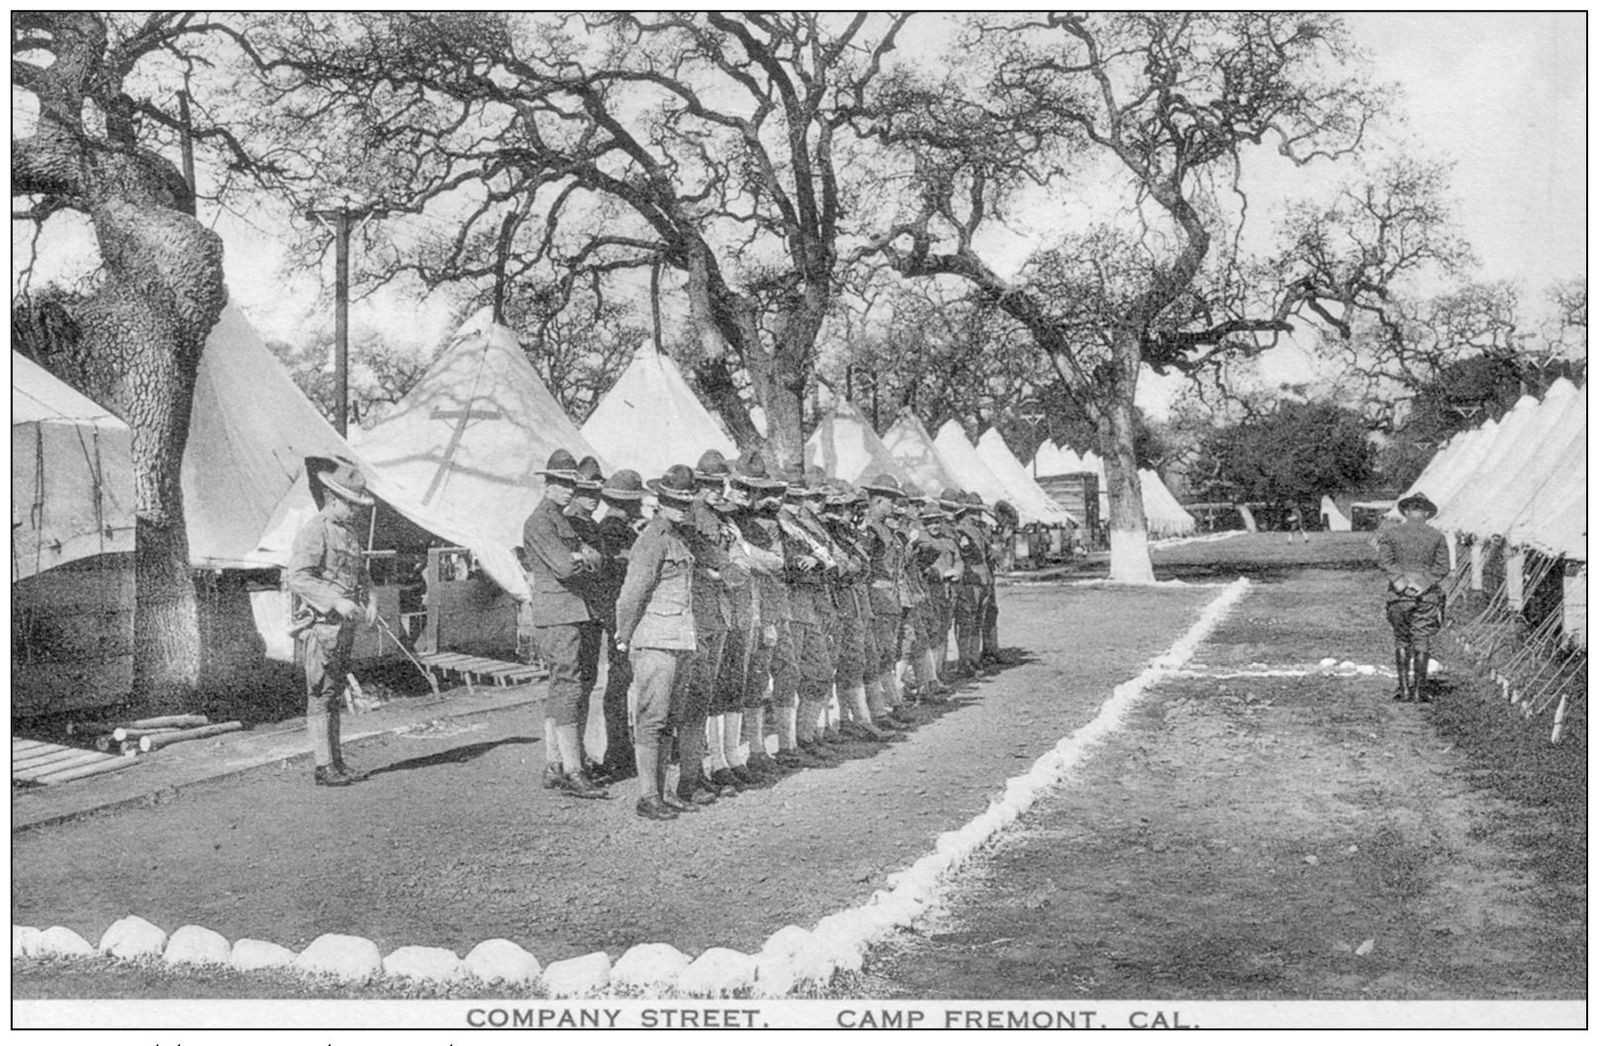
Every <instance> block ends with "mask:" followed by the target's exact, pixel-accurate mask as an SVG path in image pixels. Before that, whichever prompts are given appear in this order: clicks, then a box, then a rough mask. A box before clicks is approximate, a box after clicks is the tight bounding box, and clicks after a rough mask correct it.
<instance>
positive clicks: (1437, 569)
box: [1430, 534, 1453, 585]
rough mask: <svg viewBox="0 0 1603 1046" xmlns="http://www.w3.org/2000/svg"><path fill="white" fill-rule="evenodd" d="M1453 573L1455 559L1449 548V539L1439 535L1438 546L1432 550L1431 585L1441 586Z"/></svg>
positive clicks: (1437, 538) (1437, 537)
mask: <svg viewBox="0 0 1603 1046" xmlns="http://www.w3.org/2000/svg"><path fill="white" fill-rule="evenodd" d="M1452 572H1453V558H1452V556H1451V554H1450V553H1449V550H1448V548H1447V538H1445V537H1444V536H1442V535H1440V534H1438V535H1437V536H1436V546H1435V547H1434V548H1433V549H1431V558H1430V583H1431V584H1433V585H1439V584H1441V583H1442V582H1443V581H1444V580H1446V578H1447V575H1449V574H1451V573H1452Z"/></svg>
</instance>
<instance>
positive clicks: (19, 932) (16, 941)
mask: <svg viewBox="0 0 1603 1046" xmlns="http://www.w3.org/2000/svg"><path fill="white" fill-rule="evenodd" d="M38 954H39V927H37V926H17V925H16V924H12V927H11V957H12V958H13V959H22V958H27V957H29V956H34V955H38Z"/></svg>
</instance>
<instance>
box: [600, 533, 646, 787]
mask: <svg viewBox="0 0 1603 1046" xmlns="http://www.w3.org/2000/svg"><path fill="white" fill-rule="evenodd" d="M645 526H646V521H645V520H644V519H640V518H637V517H631V516H629V515H627V514H626V513H625V512H624V511H623V510H622V509H619V508H617V507H608V509H607V514H606V515H605V516H602V517H601V522H600V523H599V524H597V537H598V538H599V540H600V542H601V544H600V546H599V547H600V549H601V555H602V559H603V564H602V567H601V570H600V571H598V572H597V574H596V579H595V584H596V586H597V588H598V589H599V590H600V598H599V600H598V609H599V610H600V614H599V617H600V619H601V630H602V633H603V634H604V636H605V639H604V641H603V645H604V646H605V647H606V650H607V688H606V690H605V691H604V692H603V693H602V695H601V712H602V716H603V718H604V720H605V722H606V729H607V750H606V754H605V755H604V756H602V759H601V765H602V767H603V768H604V769H605V770H606V771H607V772H608V774H610V775H611V776H612V777H614V778H620V777H623V776H625V775H627V774H628V773H630V772H631V771H632V769H633V766H634V752H633V751H632V746H631V745H630V736H629V684H630V682H631V681H632V680H633V679H634V670H633V669H632V667H631V666H630V662H629V655H628V653H627V652H625V651H621V650H619V649H618V646H617V642H618V619H617V602H618V594H619V592H620V591H621V590H622V588H623V579H624V576H625V575H626V574H627V573H628V569H629V553H630V549H631V548H632V547H633V545H634V543H635V538H636V537H637V536H638V533H639V530H643V529H644V528H645ZM637 528H639V529H637Z"/></svg>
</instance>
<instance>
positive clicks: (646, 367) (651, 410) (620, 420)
mask: <svg viewBox="0 0 1603 1046" xmlns="http://www.w3.org/2000/svg"><path fill="white" fill-rule="evenodd" d="M579 431H580V433H581V434H582V435H583V436H584V438H585V440H586V441H587V442H588V443H589V445H590V446H592V447H594V448H595V451H596V453H597V455H598V456H600V457H601V458H603V459H605V460H606V461H608V462H611V463H612V465H613V466H614V467H615V468H630V469H634V470H635V471H636V472H638V473H640V475H641V477H642V478H643V479H653V478H655V477H657V476H660V475H662V474H663V473H664V472H665V471H667V469H668V467H669V466H670V465H694V464H695V463H696V459H697V458H699V457H701V455H702V453H703V452H705V451H707V450H709V449H711V450H717V451H719V452H720V453H722V454H723V455H724V456H725V457H727V458H730V459H733V458H734V457H735V455H736V454H738V453H739V451H738V449H737V448H736V447H735V441H734V440H732V439H730V438H729V435H728V433H726V432H725V431H724V428H723V426H722V425H720V424H719V423H718V420H717V419H716V418H715V417H713V415H712V413H711V412H709V411H708V410H707V408H706V407H704V406H702V404H701V400H699V399H698V398H697V397H696V393H695V391H694V390H692V389H691V387H690V385H689V383H688V382H686V381H685V378H684V375H683V374H681V373H680V371H679V367H678V366H677V365H676V364H675V363H674V361H673V360H672V359H670V358H669V357H668V356H666V355H665V354H663V353H660V352H658V351H656V348H655V347H654V346H653V345H652V344H651V343H650V342H647V343H645V344H644V345H641V346H640V348H639V350H638V351H637V352H636V353H635V357H634V359H633V360H632V361H630V363H629V366H628V367H627V368H626V369H625V370H624V372H623V374H621V375H620V376H619V377H618V380H617V381H616V382H614V383H613V386H612V388H611V389H609V390H607V394H606V395H605V396H603V397H601V401H600V402H599V403H597V404H596V407H595V410H594V411H592V412H591V414H590V417H589V419H588V420H586V421H585V423H584V426H583V427H582V428H581V429H580V430H579ZM576 453H577V452H576ZM543 463H544V459H542V461H541V464H543Z"/></svg>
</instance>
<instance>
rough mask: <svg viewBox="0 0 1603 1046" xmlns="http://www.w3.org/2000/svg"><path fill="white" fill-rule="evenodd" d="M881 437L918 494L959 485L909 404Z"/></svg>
mask: <svg viewBox="0 0 1603 1046" xmlns="http://www.w3.org/2000/svg"><path fill="white" fill-rule="evenodd" d="M880 439H881V441H882V442H883V443H884V444H885V448H886V449H887V450H889V451H890V452H891V457H893V458H895V459H896V463H897V464H898V465H900V466H901V468H902V472H903V473H904V474H905V475H906V476H907V477H908V479H909V480H911V481H912V484H913V486H914V487H916V488H917V489H918V492H919V493H920V494H927V495H935V494H939V493H940V492H941V491H943V490H945V489H946V488H947V487H959V486H962V484H961V483H959V482H958V480H957V476H956V475H955V474H954V473H953V471H952V470H951V469H950V468H949V467H948V466H947V463H946V460H945V459H944V458H943V457H942V456H941V452H940V451H939V450H937V449H936V447H935V441H934V440H932V439H930V434H929V432H928V431H926V430H925V428H924V423H923V422H921V421H919V420H918V415H916V414H914V413H913V409H912V408H911V407H903V408H902V410H901V412H900V413H898V414H897V415H896V420H895V421H894V422H892V423H891V427H890V428H888V429H886V430H885V435H884V436H882V437H880Z"/></svg>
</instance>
